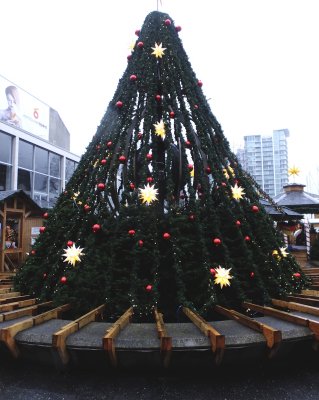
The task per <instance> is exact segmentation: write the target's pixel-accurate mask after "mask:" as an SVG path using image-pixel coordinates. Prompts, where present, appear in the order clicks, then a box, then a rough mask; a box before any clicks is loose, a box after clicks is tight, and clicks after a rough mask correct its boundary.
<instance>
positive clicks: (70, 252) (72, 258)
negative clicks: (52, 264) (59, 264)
mask: <svg viewBox="0 0 319 400" xmlns="http://www.w3.org/2000/svg"><path fill="white" fill-rule="evenodd" d="M82 250H83V249H81V248H80V247H76V246H75V245H74V243H73V245H72V246H69V247H68V248H67V249H64V251H65V254H62V256H63V257H65V260H63V262H68V263H69V264H71V265H72V266H73V267H74V266H75V264H76V262H81V259H80V256H84V253H82Z"/></svg>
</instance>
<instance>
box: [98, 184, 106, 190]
mask: <svg viewBox="0 0 319 400" xmlns="http://www.w3.org/2000/svg"><path fill="white" fill-rule="evenodd" d="M97 188H98V189H99V190H104V189H105V184H104V183H98V185H97Z"/></svg>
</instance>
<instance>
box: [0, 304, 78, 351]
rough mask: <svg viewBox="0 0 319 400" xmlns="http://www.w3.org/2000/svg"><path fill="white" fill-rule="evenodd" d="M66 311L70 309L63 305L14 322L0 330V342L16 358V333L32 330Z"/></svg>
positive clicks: (67, 305) (68, 306)
mask: <svg viewBox="0 0 319 400" xmlns="http://www.w3.org/2000/svg"><path fill="white" fill-rule="evenodd" d="M68 309H70V305H69V304H65V305H63V306H60V307H57V308H55V309H53V310H50V311H47V312H45V313H43V314H39V315H37V316H35V317H32V318H28V319H26V320H24V321H20V322H16V323H15V324H12V325H10V326H7V327H5V328H2V329H0V340H1V341H2V342H4V343H5V345H6V346H7V347H8V349H9V350H10V352H11V354H12V356H13V357H15V358H17V357H18V356H19V349H18V347H17V345H16V341H15V336H16V334H17V333H19V332H21V331H24V330H25V329H29V328H32V327H33V326H35V325H39V324H40V323H43V322H45V321H47V320H49V319H53V318H56V317H57V316H60V314H61V313H62V312H63V311H66V310H68Z"/></svg>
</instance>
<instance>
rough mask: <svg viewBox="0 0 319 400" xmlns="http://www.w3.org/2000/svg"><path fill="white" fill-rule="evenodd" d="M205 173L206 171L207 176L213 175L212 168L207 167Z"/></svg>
mask: <svg viewBox="0 0 319 400" xmlns="http://www.w3.org/2000/svg"><path fill="white" fill-rule="evenodd" d="M205 171H206V174H207V175H209V174H211V173H212V170H211V168H210V167H206V168H205Z"/></svg>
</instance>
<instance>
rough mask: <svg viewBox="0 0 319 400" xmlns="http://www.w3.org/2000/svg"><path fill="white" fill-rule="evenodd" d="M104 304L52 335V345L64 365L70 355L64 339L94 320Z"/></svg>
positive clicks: (103, 307) (101, 311)
mask: <svg viewBox="0 0 319 400" xmlns="http://www.w3.org/2000/svg"><path fill="white" fill-rule="evenodd" d="M104 309H105V304H102V305H101V306H99V307H97V308H95V309H94V310H91V311H90V312H88V313H87V314H85V315H82V316H81V317H79V318H77V319H76V320H74V321H72V322H70V323H69V324H67V325H65V326H63V327H62V328H61V329H60V330H59V331H57V332H55V333H54V334H53V335H52V346H53V347H54V348H55V349H56V350H57V352H58V354H59V356H60V359H61V361H62V363H63V364H64V365H66V364H67V363H68V362H69V359H70V356H69V353H68V351H67V348H66V339H67V337H68V336H69V335H71V334H72V333H75V332H77V331H78V330H80V329H81V328H83V327H84V326H86V325H88V324H89V323H90V322H93V321H96V319H97V317H98V316H99V315H101V314H102V313H103V311H104Z"/></svg>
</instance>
